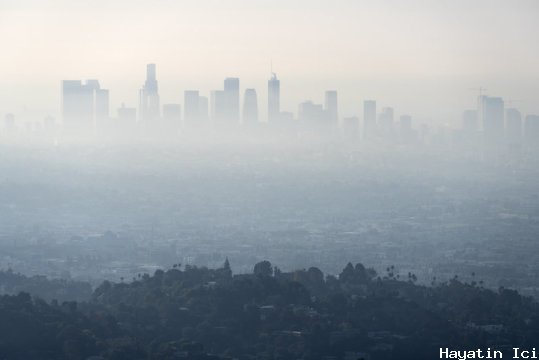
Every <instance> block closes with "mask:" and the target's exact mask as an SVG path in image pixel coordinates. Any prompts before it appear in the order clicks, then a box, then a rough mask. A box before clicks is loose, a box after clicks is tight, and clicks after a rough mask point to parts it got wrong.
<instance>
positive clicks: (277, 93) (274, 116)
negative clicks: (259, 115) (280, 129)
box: [268, 73, 281, 122]
mask: <svg viewBox="0 0 539 360" xmlns="http://www.w3.org/2000/svg"><path fill="white" fill-rule="evenodd" d="M280 115H281V81H280V80H278V79H277V75H276V74H275V73H272V74H271V79H269V80H268V121H269V122H272V121H276V120H279V118H280Z"/></svg>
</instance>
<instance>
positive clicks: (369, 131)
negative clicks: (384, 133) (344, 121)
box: [363, 100, 376, 139]
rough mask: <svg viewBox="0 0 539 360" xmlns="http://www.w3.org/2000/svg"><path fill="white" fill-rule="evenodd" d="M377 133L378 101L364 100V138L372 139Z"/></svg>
mask: <svg viewBox="0 0 539 360" xmlns="http://www.w3.org/2000/svg"><path fill="white" fill-rule="evenodd" d="M375 135H376V101H374V100H365V101H364V102H363V138H364V139H371V138H373V137H374V136H375Z"/></svg>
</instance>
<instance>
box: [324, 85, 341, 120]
mask: <svg viewBox="0 0 539 360" xmlns="http://www.w3.org/2000/svg"><path fill="white" fill-rule="evenodd" d="M324 109H325V111H326V114H327V118H328V120H329V121H330V122H331V125H332V126H333V127H334V129H337V128H338V126H339V101H338V96H337V91H334V90H331V91H326V94H325V102H324Z"/></svg>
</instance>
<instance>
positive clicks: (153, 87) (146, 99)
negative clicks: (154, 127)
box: [140, 64, 160, 127]
mask: <svg viewBox="0 0 539 360" xmlns="http://www.w3.org/2000/svg"><path fill="white" fill-rule="evenodd" d="M159 102H160V100H159V88H158V84H157V77H156V68H155V64H148V65H146V82H145V83H144V85H143V86H142V89H141V90H140V119H141V121H142V122H143V124H144V125H145V126H146V127H148V126H149V124H150V123H151V122H155V121H157V119H158V118H159V106H160V105H159Z"/></svg>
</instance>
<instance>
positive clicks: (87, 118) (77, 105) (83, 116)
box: [62, 80, 109, 135]
mask: <svg viewBox="0 0 539 360" xmlns="http://www.w3.org/2000/svg"><path fill="white" fill-rule="evenodd" d="M108 117H109V92H108V90H105V89H101V87H100V85H99V81H97V80H87V81H86V82H85V83H82V81H81V80H64V81H63V82H62V119H63V123H64V127H65V128H66V130H68V131H70V132H73V131H76V132H80V134H81V135H90V134H92V133H93V131H94V130H95V129H96V125H102V124H103V123H104V122H105V121H106V120H107V119H108Z"/></svg>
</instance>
